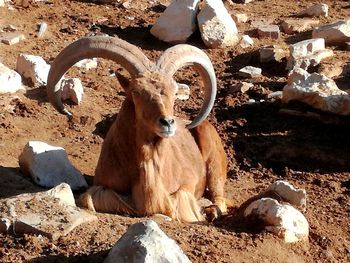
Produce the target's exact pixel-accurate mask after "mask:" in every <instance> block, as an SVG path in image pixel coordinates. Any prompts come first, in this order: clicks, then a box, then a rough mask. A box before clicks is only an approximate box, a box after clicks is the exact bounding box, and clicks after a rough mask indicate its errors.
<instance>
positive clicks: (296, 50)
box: [289, 38, 326, 57]
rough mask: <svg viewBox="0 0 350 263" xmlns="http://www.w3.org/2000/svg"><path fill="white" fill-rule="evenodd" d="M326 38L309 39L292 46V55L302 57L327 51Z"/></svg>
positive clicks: (290, 48)
mask: <svg viewBox="0 0 350 263" xmlns="http://www.w3.org/2000/svg"><path fill="white" fill-rule="evenodd" d="M325 47H326V46H325V40H324V38H315V39H307V40H303V41H300V42H298V43H295V44H293V45H290V47H289V50H290V55H291V56H293V57H302V56H306V55H309V54H312V53H314V52H316V51H319V50H324V49H325Z"/></svg>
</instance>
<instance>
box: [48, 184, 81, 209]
mask: <svg viewBox="0 0 350 263" xmlns="http://www.w3.org/2000/svg"><path fill="white" fill-rule="evenodd" d="M46 195H48V196H52V197H54V198H58V199H59V200H60V201H61V202H63V203H64V204H67V205H71V206H76V205H75V199H74V195H73V192H72V189H71V188H70V186H69V184H66V183H61V184H59V185H57V186H56V187H54V188H52V189H51V190H48V191H46Z"/></svg>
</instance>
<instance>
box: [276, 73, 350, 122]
mask: <svg viewBox="0 0 350 263" xmlns="http://www.w3.org/2000/svg"><path fill="white" fill-rule="evenodd" d="M282 100H283V101H284V102H289V101H291V100H296V101H301V102H304V103H306V104H308V105H310V106H312V107H314V108H316V109H320V110H323V111H326V112H331V113H335V114H340V115H350V96H349V95H348V93H346V92H345V91H342V90H340V89H339V88H338V87H337V85H336V83H335V82H334V80H332V79H330V78H328V77H326V76H324V75H321V74H318V73H312V74H309V73H308V72H307V71H305V70H303V69H301V68H297V69H295V70H293V71H292V72H291V74H290V76H289V78H288V83H287V85H286V86H284V88H283V97H282Z"/></svg>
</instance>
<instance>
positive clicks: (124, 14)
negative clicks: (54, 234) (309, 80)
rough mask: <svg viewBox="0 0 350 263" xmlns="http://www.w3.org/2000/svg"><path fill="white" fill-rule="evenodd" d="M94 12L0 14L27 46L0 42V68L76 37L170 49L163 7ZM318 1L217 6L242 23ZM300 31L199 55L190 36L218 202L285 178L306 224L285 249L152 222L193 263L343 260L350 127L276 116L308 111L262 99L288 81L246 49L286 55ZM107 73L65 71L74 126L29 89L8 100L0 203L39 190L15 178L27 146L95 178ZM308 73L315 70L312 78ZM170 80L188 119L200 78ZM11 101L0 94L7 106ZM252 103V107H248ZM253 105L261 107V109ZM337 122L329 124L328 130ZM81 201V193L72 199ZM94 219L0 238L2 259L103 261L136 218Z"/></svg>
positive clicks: (236, 235)
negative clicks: (209, 102) (208, 81)
mask: <svg viewBox="0 0 350 263" xmlns="http://www.w3.org/2000/svg"><path fill="white" fill-rule="evenodd" d="M132 2H133V3H132V5H131V6H130V7H128V8H124V7H123V6H122V5H121V3H116V4H104V5H102V4H96V3H93V2H85V1H69V0H60V1H58V0H48V1H46V2H41V3H34V4H30V5H29V6H28V7H26V8H24V7H20V6H16V7H15V9H14V10H8V9H7V8H0V25H1V24H4V25H7V24H11V25H13V26H15V27H16V28H17V29H18V30H19V31H20V32H23V33H24V34H25V37H26V40H24V41H22V42H20V43H19V44H16V45H13V46H7V45H4V44H0V61H1V62H2V63H3V64H5V65H7V66H8V67H10V68H15V65H16V59H17V56H18V54H19V53H29V54H33V55H39V56H42V57H43V58H44V59H45V60H46V61H47V62H51V61H52V60H53V59H54V58H55V56H56V55H57V54H58V53H59V52H60V51H61V50H62V49H63V48H64V47H65V46H66V45H68V44H69V43H71V42H72V41H74V40H76V39H78V38H79V37H82V36H86V35H91V34H100V33H105V34H109V35H111V36H118V37H120V38H122V39H124V40H127V41H129V42H130V43H132V44H135V45H137V46H138V47H140V48H141V49H142V50H143V51H144V52H145V54H146V55H147V56H149V57H150V58H156V57H158V56H159V54H160V53H161V52H162V51H164V50H165V49H166V48H168V47H170V45H168V44H166V43H163V42H161V41H159V40H157V39H155V38H154V37H153V36H152V35H151V34H150V32H149V30H150V27H151V26H152V24H153V23H154V22H155V20H156V18H157V17H158V16H159V15H160V13H161V12H162V11H163V10H164V9H165V6H166V4H167V3H168V2H169V1H166V0H165V1H156V0H155V1H146V0H138V1H132ZM312 3H318V1H309V0H301V1H284V0H271V1H253V2H252V3H249V4H246V5H243V4H238V3H229V2H225V4H226V6H227V8H228V9H229V10H230V12H231V13H234V12H237V13H246V14H247V15H248V16H249V19H250V20H251V21H257V20H268V21H274V22H276V23H279V22H280V21H281V20H283V19H285V18H288V17H290V16H293V15H295V14H297V13H298V12H300V11H301V10H303V9H305V8H306V7H308V6H309V5H311V4H312ZM323 3H326V4H328V5H329V16H328V17H327V18H320V22H321V23H327V22H332V21H335V20H338V19H345V18H350V2H349V1H344V0H343V1H341V0H339V1H329V0H324V1H323ZM41 21H45V22H46V23H47V24H48V31H47V33H46V34H45V35H44V37H43V38H37V36H36V34H37V33H36V29H37V24H38V23H39V22H41ZM250 24H251V23H250V22H248V23H246V24H238V28H239V31H240V32H241V33H248V34H250V35H251V36H254V32H253V31H252V28H251V27H250ZM310 35H311V34H310V32H306V33H302V34H296V35H292V36H288V35H285V34H282V36H281V38H280V39H279V40H271V39H264V40H259V39H257V38H254V40H255V44H254V47H252V48H249V49H245V50H242V49H241V48H239V47H234V48H223V49H207V48H205V46H204V45H203V44H202V41H201V39H200V35H199V34H198V33H195V34H194V35H193V36H192V37H191V39H190V40H189V43H190V44H193V45H195V46H197V47H200V48H203V50H204V51H205V52H206V53H207V54H208V55H209V57H210V59H211V60H212V62H213V64H214V68H215V70H216V74H217V79H218V95H217V100H216V103H215V106H214V109H213V111H212V113H211V115H210V117H209V118H210V121H211V122H212V123H213V124H214V125H215V127H216V128H217V129H218V131H219V133H220V136H221V137H222V140H223V142H224V144H225V150H226V153H227V155H228V158H229V172H228V180H227V185H226V192H227V197H228V198H230V199H232V201H233V203H234V204H235V205H236V206H239V205H240V204H242V203H243V202H244V201H245V200H247V199H248V198H250V197H252V196H254V195H256V194H258V193H260V192H261V191H263V190H264V189H265V188H266V187H267V186H268V185H269V184H271V183H272V182H274V181H275V180H279V179H283V180H287V181H289V182H290V183H292V184H293V185H295V186H296V187H302V188H305V189H306V191H307V194H308V204H307V210H306V213H305V215H306V217H307V219H308V221H309V223H310V237H309V242H303V243H298V244H285V243H284V242H283V241H281V240H280V239H279V238H277V237H275V236H273V235H272V234H270V233H265V232H259V231H256V228H253V227H252V226H249V225H247V224H246V223H245V222H242V221H241V220H238V219H237V218H236V217H235V214H234V213H233V214H232V215H229V216H227V217H225V218H223V219H221V220H219V221H218V222H215V223H213V224H183V223H177V222H164V221H162V220H161V219H156V220H157V221H158V222H159V224H160V226H161V228H162V229H163V230H164V231H165V232H166V233H167V234H168V235H169V236H170V237H171V238H173V239H174V240H175V241H176V242H177V243H178V244H179V245H180V246H181V248H182V249H183V250H184V251H185V253H186V254H187V255H188V257H189V258H190V259H191V260H192V262H350V219H349V217H350V176H349V171H350V141H349V134H350V126H349V123H350V122H349V121H348V120H347V118H339V117H336V116H331V115H326V114H321V116H322V119H323V120H329V121H330V122H327V123H325V122H324V121H320V120H318V119H310V118H304V117H295V116H294V117H293V116H288V115H283V114H281V113H280V109H281V108H292V109H298V110H301V111H312V112H316V111H313V110H312V109H309V108H308V107H306V106H304V105H299V104H297V103H293V104H289V105H283V104H281V102H279V101H275V102H273V101H271V100H268V99H267V94H269V93H271V92H273V91H278V90H282V88H283V86H284V85H285V83H286V75H287V72H286V71H285V70H284V68H285V65H286V61H282V62H280V63H269V64H260V63H259V60H258V57H257V53H256V51H257V50H258V48H259V47H260V46H262V45H265V44H269V45H271V44H279V45H282V46H286V45H288V44H291V43H295V42H298V41H300V40H303V39H306V38H309V37H310ZM330 48H332V49H333V50H334V52H335V56H334V57H333V58H331V59H328V60H327V61H326V62H327V63H330V64H333V63H334V64H335V63H339V62H342V63H344V64H346V63H348V64H349V63H350V55H349V54H350V53H349V51H345V49H344V48H342V47H335V46H334V47H330ZM246 65H253V66H260V67H262V68H263V76H262V77H259V78H254V79H251V80H248V81H249V82H252V83H254V88H253V89H251V90H250V91H249V92H247V93H244V94H242V93H230V92H229V89H230V87H231V86H233V85H234V84H236V83H239V82H240V81H242V79H239V78H238V77H237V74H236V72H237V70H238V69H240V68H242V67H244V66H246ZM115 68H116V66H115V65H113V64H112V63H110V62H108V61H103V60H99V66H98V68H97V69H96V70H95V69H94V70H90V71H84V70H80V71H79V70H77V69H73V70H70V71H69V72H68V75H70V76H72V77H79V78H81V79H82V81H83V83H84V87H85V94H84V97H83V102H82V103H81V105H79V106H70V108H71V110H72V112H73V114H74V118H73V120H68V119H67V118H66V117H65V116H62V115H60V114H58V113H57V112H56V111H55V110H54V109H53V107H52V106H51V105H50V104H49V103H48V101H47V96H46V91H45V87H35V88H31V87H27V91H26V92H20V93H16V94H14V95H11V96H18V98H13V99H12V102H11V106H12V109H8V108H7V109H5V108H4V107H1V108H0V152H1V154H0V166H2V167H0V182H1V183H0V197H1V198H4V197H8V196H14V195H16V194H19V193H26V192H33V191H39V190H41V189H39V188H38V187H36V186H34V185H33V184H32V183H31V182H30V180H28V179H26V178H22V180H21V181H15V182H14V181H13V179H12V178H11V175H13V174H16V173H18V170H19V169H18V167H19V165H18V156H19V154H20V153H21V151H22V149H23V148H24V146H25V144H26V143H27V142H28V141H30V140H40V141H44V142H47V143H49V144H52V145H56V146H61V147H64V148H65V150H66V151H67V153H68V155H69V158H70V160H71V161H72V163H73V164H74V165H75V166H76V167H77V168H78V169H79V170H80V171H82V172H83V173H84V174H85V176H86V178H87V179H88V181H89V183H91V177H92V176H93V174H94V168H95V166H96V163H97V160H98V156H99V152H100V147H101V145H102V142H103V138H104V135H105V134H106V131H107V130H108V127H109V125H110V123H111V121H112V119H113V114H114V113H116V112H117V111H118V109H119V107H120V105H121V102H122V101H123V99H124V95H123V91H122V89H121V88H120V86H119V84H118V82H117V80H116V79H115V78H113V77H111V76H110V73H111V70H114V69H115ZM315 70H317V68H316V69H315ZM177 78H178V79H179V80H183V81H184V82H185V83H188V84H190V85H191V87H193V88H192V90H193V91H192V94H193V95H192V97H191V99H190V100H189V101H186V102H179V103H178V104H177V107H176V109H177V112H178V114H179V115H191V113H192V112H193V111H194V110H193V109H198V107H199V106H200V103H201V97H200V94H198V92H196V91H198V79H197V76H196V74H193V72H192V71H191V70H182V71H181V72H180V73H179V74H178V75H177ZM335 80H336V82H337V84H338V85H339V87H341V88H343V89H350V76H349V75H343V76H341V77H339V78H336V79H335ZM9 97H10V96H9V95H1V96H0V101H1V102H2V103H3V104H6V101H8V100H9ZM249 99H255V100H256V101H257V102H258V103H247V102H248V101H249ZM260 100H264V101H262V102H259V101H260ZM335 120H336V121H335ZM76 194H79V193H76ZM98 218H99V220H98V222H94V223H89V224H84V225H81V226H80V227H78V228H76V229H75V230H73V231H72V232H71V233H70V234H68V235H67V236H65V237H62V238H60V239H59V240H57V241H50V240H48V239H47V238H44V237H40V236H34V235H26V236H24V237H16V236H11V235H0V258H1V260H0V262H102V261H103V259H104V258H105V257H106V255H107V253H108V251H109V249H110V248H111V247H112V246H113V245H114V244H115V242H116V241H117V240H118V239H119V238H120V236H121V235H122V234H123V233H124V232H125V231H126V229H127V227H128V225H130V224H132V223H135V222H138V221H140V220H144V218H128V217H123V216H118V215H108V214H98Z"/></svg>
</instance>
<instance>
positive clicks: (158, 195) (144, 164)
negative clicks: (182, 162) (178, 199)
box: [134, 129, 172, 215]
mask: <svg viewBox="0 0 350 263" xmlns="http://www.w3.org/2000/svg"><path fill="white" fill-rule="evenodd" d="M138 131H140V132H138V133H137V134H136V151H137V161H138V165H139V180H138V184H137V186H136V187H137V191H136V193H137V199H136V200H135V199H134V200H135V202H136V203H135V205H136V209H137V210H138V211H139V212H140V213H142V214H145V215H150V214H154V213H164V214H169V213H170V212H171V211H172V209H171V208H170V207H169V206H170V204H171V202H170V200H169V198H170V196H169V195H168V193H167V192H166V191H165V189H164V186H163V184H162V178H161V176H162V174H163V172H162V170H163V167H164V156H165V155H164V153H163V150H162V149H164V146H165V144H167V143H168V140H167V139H163V138H160V137H158V136H157V135H154V134H151V133H149V132H147V131H145V130H144V129H139V130H138Z"/></svg>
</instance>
